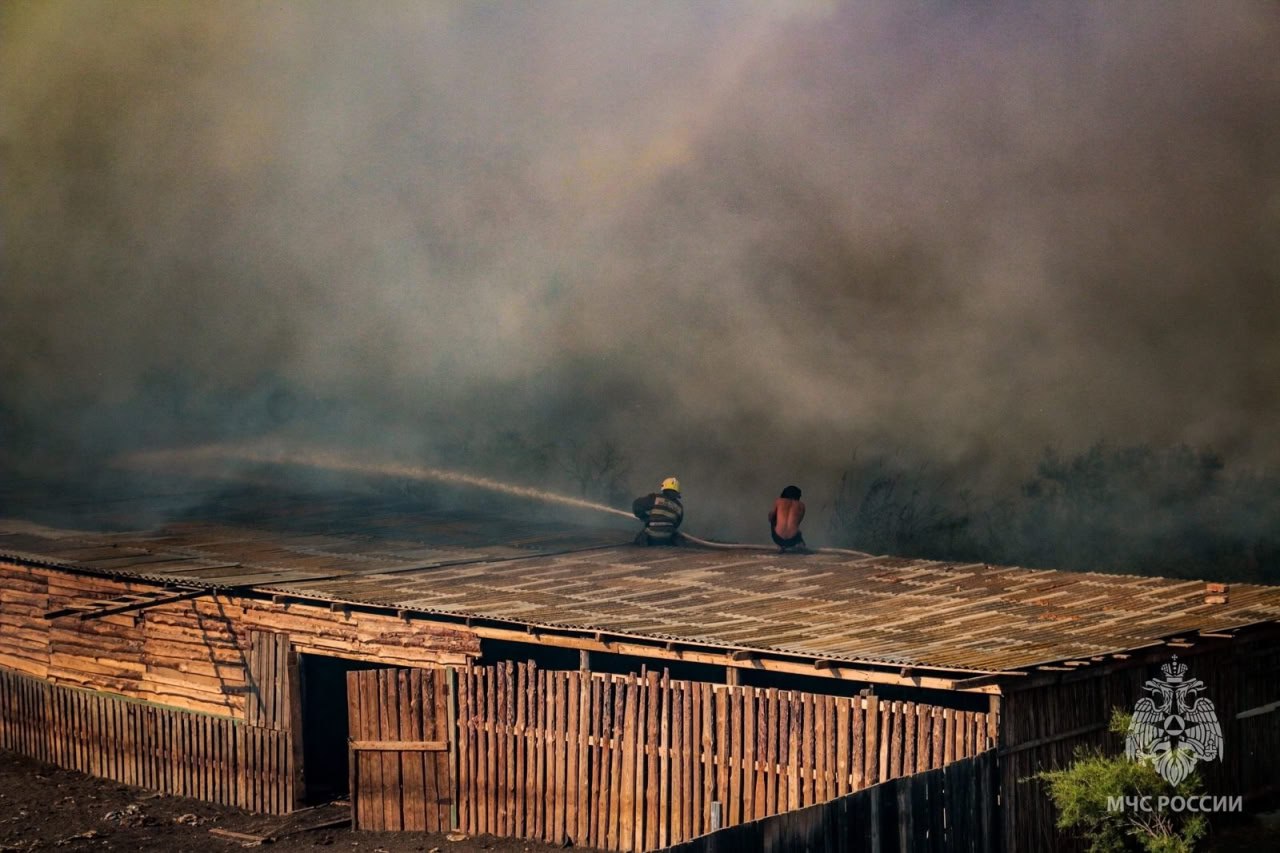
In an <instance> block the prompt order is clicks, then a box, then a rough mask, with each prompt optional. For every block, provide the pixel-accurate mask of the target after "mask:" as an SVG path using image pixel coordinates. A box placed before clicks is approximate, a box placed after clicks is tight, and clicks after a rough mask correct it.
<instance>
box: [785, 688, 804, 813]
mask: <svg viewBox="0 0 1280 853" xmlns="http://www.w3.org/2000/svg"><path fill="white" fill-rule="evenodd" d="M803 695H804V694H803V693H797V692H795V690H792V692H791V702H790V706H791V713H790V717H791V724H790V731H788V740H787V809H788V811H794V809H796V808H800V738H801V731H803V729H804V699H803Z"/></svg>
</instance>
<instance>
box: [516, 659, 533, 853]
mask: <svg viewBox="0 0 1280 853" xmlns="http://www.w3.org/2000/svg"><path fill="white" fill-rule="evenodd" d="M531 689H532V688H531V686H530V684H529V667H528V666H527V665H526V664H523V663H521V664H517V665H516V672H515V691H516V706H515V721H516V722H515V726H516V727H515V740H514V744H515V778H516V783H517V787H516V798H515V805H514V814H513V816H512V826H513V830H512V835H514V836H516V837H517V838H529V837H531V836H530V833H529V829H528V824H527V823H526V816H527V814H528V801H529V796H528V793H529V784H528V776H527V775H526V773H525V766H526V765H525V761H526V757H527V756H528V753H529V706H530V699H529V691H530V690H531Z"/></svg>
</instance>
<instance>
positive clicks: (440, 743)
mask: <svg viewBox="0 0 1280 853" xmlns="http://www.w3.org/2000/svg"><path fill="white" fill-rule="evenodd" d="M351 748H352V749H353V750H354V751H356V752H444V751H445V750H447V749H448V748H449V742H448V741H447V740H353V741H351Z"/></svg>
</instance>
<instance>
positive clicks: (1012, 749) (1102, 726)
mask: <svg viewBox="0 0 1280 853" xmlns="http://www.w3.org/2000/svg"><path fill="white" fill-rule="evenodd" d="M1110 725H1111V721H1110V720H1108V721H1107V722H1105V723H1091V724H1089V725H1087V726H1080V727H1079V728H1076V729H1071V730H1070V731H1066V732H1055V733H1054V734H1051V735H1048V736H1046V737H1042V738H1036V739H1035V740H1029V741H1026V742H1024V743H1015V744H1013V745H1012V746H1007V747H1004V748H1003V749H1001V750H1000V755H1001V756H1005V755H1012V754H1014V753H1016V752H1023V751H1025V750H1028V749H1035V748H1036V747H1037V746H1044V745H1045V744H1047V743H1057V742H1058V741H1060V740H1067V739H1068V738H1073V737H1080V736H1081V735H1087V734H1092V733H1093V732H1100V731H1106V729H1107V728H1108V727H1109V726H1110Z"/></svg>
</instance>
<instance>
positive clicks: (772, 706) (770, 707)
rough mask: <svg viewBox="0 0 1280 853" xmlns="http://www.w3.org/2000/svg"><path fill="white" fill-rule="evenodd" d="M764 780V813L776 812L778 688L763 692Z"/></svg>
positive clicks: (777, 809)
mask: <svg viewBox="0 0 1280 853" xmlns="http://www.w3.org/2000/svg"><path fill="white" fill-rule="evenodd" d="M764 761H765V768H766V774H765V780H764V789H765V794H764V814H765V815H771V814H777V813H778V811H779V808H778V689H777V688H776V687H770V688H768V690H767V691H766V692H765V754H764Z"/></svg>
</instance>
